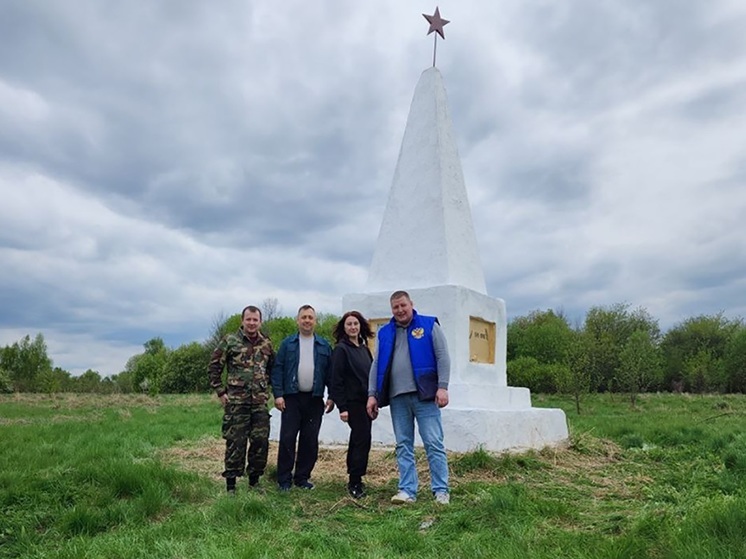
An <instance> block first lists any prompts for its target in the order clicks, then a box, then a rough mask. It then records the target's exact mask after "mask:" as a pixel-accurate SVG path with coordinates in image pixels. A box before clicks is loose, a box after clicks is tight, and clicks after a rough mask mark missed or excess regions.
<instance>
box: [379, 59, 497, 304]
mask: <svg viewBox="0 0 746 559" xmlns="http://www.w3.org/2000/svg"><path fill="white" fill-rule="evenodd" d="M401 285H407V286H409V287H410V288H413V287H429V286H431V285H462V286H464V287H468V288H470V289H473V290H474V291H477V292H479V293H487V288H486V284H485V281H484V271H483V269H482V264H481V261H480V258H479V248H478V246H477V239H476V236H475V234H474V225H473V223H472V219H471V210H470V208H469V200H468V198H467V195H466V186H465V185H464V175H463V172H462V170H461V160H460V158H459V155H458V149H457V147H456V141H455V139H454V136H453V131H452V125H451V117H450V115H449V112H448V99H447V97H446V90H445V88H444V87H443V78H442V76H441V74H440V72H439V71H438V69H437V68H428V69H427V70H425V71H424V72H423V73H422V75H421V76H420V79H419V82H418V83H417V87H416V89H415V93H414V97H413V99H412V105H411V107H410V110H409V117H408V119H407V126H406V130H405V132H404V139H403V140H402V145H401V150H400V152H399V160H398V161H397V163H396V170H395V172H394V180H393V183H392V185H391V191H390V193H389V199H388V203H387V205H386V211H385V213H384V217H383V221H382V223H381V229H380V232H379V234H378V242H377V243H376V249H375V252H374V254H373V262H372V264H371V267H370V271H369V275H368V284H367V286H366V290H367V291H393V290H395V289H398V288H399V286H401Z"/></svg>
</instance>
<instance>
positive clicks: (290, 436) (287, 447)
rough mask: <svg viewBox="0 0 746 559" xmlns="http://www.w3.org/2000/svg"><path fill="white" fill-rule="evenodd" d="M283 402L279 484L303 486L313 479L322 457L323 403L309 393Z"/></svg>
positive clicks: (279, 450) (319, 398) (289, 397)
mask: <svg viewBox="0 0 746 559" xmlns="http://www.w3.org/2000/svg"><path fill="white" fill-rule="evenodd" d="M284 398H285V411H284V412H282V417H281V420H280V447H279V449H278V451H277V483H279V484H280V485H286V484H289V483H290V482H291V481H292V482H295V483H303V482H304V481H308V478H309V477H311V471H312V470H313V467H314V466H315V465H316V459H317V458H318V457H319V430H320V429H321V417H322V416H323V415H324V399H323V398H321V397H320V396H313V395H312V394H311V393H310V392H299V393H298V394H288V395H286V396H284ZM296 441H297V443H298V453H297V459H296V452H295V445H296ZM293 466H295V474H293Z"/></svg>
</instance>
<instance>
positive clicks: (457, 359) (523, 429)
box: [271, 285, 569, 452]
mask: <svg viewBox="0 0 746 559" xmlns="http://www.w3.org/2000/svg"><path fill="white" fill-rule="evenodd" d="M408 291H409V293H410V295H411V297H412V300H413V301H414V304H415V308H416V309H417V310H418V311H419V312H422V314H427V315H434V316H437V317H439V319H440V323H441V326H442V328H443V332H444V334H445V336H446V339H447V341H448V348H449V352H450V354H451V378H450V384H449V388H448V395H449V404H448V406H446V407H445V408H443V431H444V438H445V445H446V448H447V449H448V450H451V451H455V452H469V451H473V450H476V449H478V448H482V449H484V450H487V451H491V452H502V451H521V450H528V449H541V448H544V447H547V446H559V445H562V444H564V443H565V442H566V441H567V439H568V436H569V434H568V429H567V419H566V418H565V413H564V412H563V411H562V410H561V409H546V408H532V407H531V392H530V391H529V389H528V388H520V387H513V386H507V375H506V363H505V354H506V340H507V336H506V334H507V321H506V316H505V303H504V302H503V301H502V300H501V299H495V298H492V297H489V296H488V295H485V294H483V293H478V292H476V291H474V290H472V289H468V288H465V287H461V286H455V285H443V286H436V287H429V288H420V289H417V288H415V289H409V290H408ZM390 293H391V292H388V291H387V292H377V293H367V294H352V295H345V297H344V299H343V308H344V309H345V310H351V309H356V310H358V311H360V312H362V313H363V315H364V316H365V317H366V318H368V319H369V320H371V323H372V325H373V326H374V327H375V328H377V327H379V326H381V325H382V324H384V323H385V322H387V321H388V320H389V319H390V318H391V306H390V304H389V296H390ZM474 320H477V321H478V322H477V324H478V325H480V326H479V327H482V325H485V324H486V325H488V329H487V332H488V334H487V336H486V337H485V339H486V342H487V343H488V351H486V352H481V353H480V352H479V351H475V350H474V347H473V346H472V344H471V341H472V339H473V338H474V337H475V334H478V333H479V331H477V330H475V329H474V327H473V325H474V324H475V323H474ZM373 344H374V345H375V339H374V340H373ZM372 349H373V350H374V351H375V348H372ZM480 359H486V361H487V362H480ZM279 433H280V414H279V412H277V411H276V410H273V412H272V420H271V436H272V438H273V439H275V440H276V439H277V437H278V435H279ZM349 434H350V430H349V427H348V426H347V424H346V423H343V422H342V421H341V420H340V419H339V412H338V411H337V410H334V411H333V412H332V413H330V414H328V415H325V416H324V421H323V423H322V426H321V433H320V435H319V440H320V442H321V443H322V444H324V445H345V446H346V445H347V441H348V438H349ZM373 444H374V445H379V446H389V447H393V446H394V445H395V444H396V441H395V440H394V433H393V428H392V426H391V416H390V415H389V409H388V408H383V409H382V410H381V414H380V416H379V417H378V419H377V420H376V421H374V422H373ZM416 444H417V445H418V446H421V445H422V442H421V441H420V440H419V437H418V438H417V440H416Z"/></svg>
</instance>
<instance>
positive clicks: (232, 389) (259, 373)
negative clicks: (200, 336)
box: [208, 328, 275, 405]
mask: <svg viewBox="0 0 746 559" xmlns="http://www.w3.org/2000/svg"><path fill="white" fill-rule="evenodd" d="M274 358H275V352H274V350H273V349H272V341H271V340H270V339H269V338H268V337H267V336H265V335H263V334H262V333H261V332H260V333H259V340H258V341H257V343H256V345H252V343H251V342H250V341H249V339H248V338H247V337H246V336H245V335H244V333H243V331H242V330H241V329H240V328H239V329H238V331H237V332H234V333H232V334H226V335H225V336H223V338H222V339H221V340H220V342H219V343H218V345H217V347H216V348H215V351H213V352H212V358H211V359H210V365H209V367H208V370H209V373H210V386H211V387H212V388H213V390H215V392H217V394H218V396H222V395H223V394H227V395H228V401H229V403H231V404H244V403H245V404H252V405H266V404H267V401H268V400H269V375H270V371H271V370H272V363H273V362H274ZM224 368H226V369H227V376H226V381H227V382H226V384H227V385H226V386H224V385H223V369H224Z"/></svg>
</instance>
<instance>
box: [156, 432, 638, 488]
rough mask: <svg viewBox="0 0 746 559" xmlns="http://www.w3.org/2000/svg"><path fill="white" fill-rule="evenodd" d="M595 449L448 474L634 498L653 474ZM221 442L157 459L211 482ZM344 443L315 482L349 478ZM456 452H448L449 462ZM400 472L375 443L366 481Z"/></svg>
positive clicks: (328, 456)
mask: <svg viewBox="0 0 746 559" xmlns="http://www.w3.org/2000/svg"><path fill="white" fill-rule="evenodd" d="M596 446H597V452H591V453H589V452H578V451H577V450H573V449H559V450H558V449H548V450H546V451H542V452H540V453H535V454H534V455H533V458H534V459H535V460H536V461H538V463H539V464H540V467H538V468H536V467H534V468H530V469H527V470H520V469H519V470H511V471H508V472H501V471H495V470H491V469H477V470H473V471H469V472H466V473H463V474H454V473H453V472H452V473H451V484H452V485H453V487H457V486H458V485H459V484H462V483H472V482H483V483H505V482H507V481H520V482H523V483H526V484H529V485H533V486H535V487H537V488H541V487H543V486H549V485H557V484H560V485H567V486H572V487H574V488H575V489H576V490H577V489H579V486H582V488H583V489H582V490H583V492H587V493H588V494H589V495H590V496H592V497H593V499H594V500H601V501H603V500H607V499H612V498H614V499H620V498H621V499H625V500H626V499H632V500H634V499H637V498H639V497H640V495H641V493H642V490H643V488H644V487H645V486H646V485H648V484H649V483H651V482H652V479H651V478H650V477H648V476H646V475H643V474H642V473H640V472H634V473H630V472H625V471H624V466H625V464H626V463H625V461H624V460H622V458H621V449H620V448H619V447H618V446H617V445H615V444H614V443H612V442H610V441H601V440H597V443H596ZM224 453H225V442H224V441H223V439H221V438H217V437H203V438H202V439H199V440H197V441H185V442H183V443H182V444H178V445H176V446H173V447H171V448H168V449H166V450H163V451H161V453H160V459H161V460H163V461H164V462H166V463H168V464H173V465H176V466H177V467H178V468H180V469H183V470H186V471H191V472H195V473H198V474H200V475H203V476H206V477H209V478H211V479H213V480H215V481H220V480H222V478H221V475H220V474H221V472H222V471H223V457H224ZM346 453H347V449H346V447H339V446H335V447H323V448H321V449H319V459H318V461H317V463H316V467H315V468H314V471H313V480H314V481H315V482H331V483H345V482H346V481H347V465H346ZM416 456H417V472H418V475H419V477H420V483H422V484H423V485H424V486H427V484H429V481H430V474H429V471H428V464H427V459H426V458H425V454H424V451H423V450H422V449H421V448H418V449H416ZM458 456H459V455H458V454H457V453H450V452H449V462H450V463H453V461H454V460H456V459H457V457H458ZM276 457H277V442H276V441H270V448H269V464H270V465H274V464H275V460H276ZM397 476H398V471H397V467H396V456H395V454H394V450H393V449H391V448H380V447H379V448H375V447H374V448H373V449H371V452H370V459H369V463H368V474H367V476H366V483H368V484H370V485H378V486H381V485H385V484H386V483H388V482H390V481H391V480H392V479H394V478H396V477H397Z"/></svg>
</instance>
